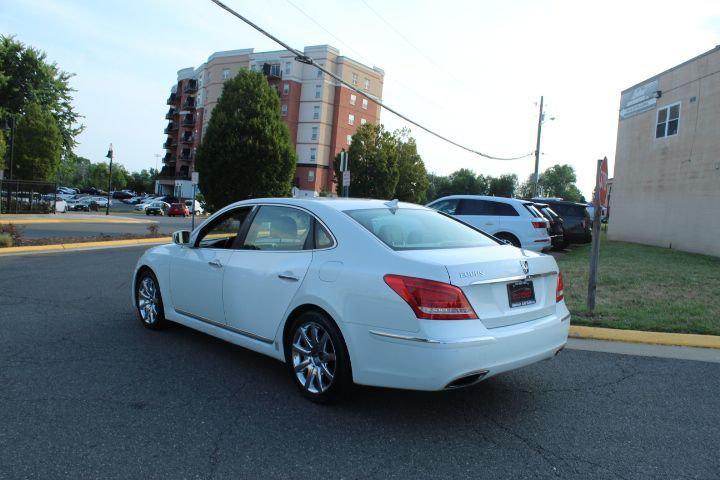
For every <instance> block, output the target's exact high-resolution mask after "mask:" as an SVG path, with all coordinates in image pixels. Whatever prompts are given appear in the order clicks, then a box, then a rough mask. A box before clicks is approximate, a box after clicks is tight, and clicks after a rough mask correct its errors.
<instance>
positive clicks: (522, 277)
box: [470, 271, 558, 285]
mask: <svg viewBox="0 0 720 480" xmlns="http://www.w3.org/2000/svg"><path fill="white" fill-rule="evenodd" d="M557 274H558V272H555V271H552V272H544V273H531V274H529V275H513V276H511V277H500V278H491V279H489V280H478V281H477V282H472V283H471V284H470V285H488V284H491V283H505V282H517V281H518V280H532V279H533V278H541V277H549V276H551V275H557Z"/></svg>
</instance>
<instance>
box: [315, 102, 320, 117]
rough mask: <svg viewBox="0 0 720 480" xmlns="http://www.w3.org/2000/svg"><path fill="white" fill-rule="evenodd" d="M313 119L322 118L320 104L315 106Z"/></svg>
mask: <svg viewBox="0 0 720 480" xmlns="http://www.w3.org/2000/svg"><path fill="white" fill-rule="evenodd" d="M313 120H320V105H315V106H314V107H313Z"/></svg>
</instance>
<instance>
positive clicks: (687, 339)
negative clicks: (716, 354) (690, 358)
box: [570, 325, 720, 348]
mask: <svg viewBox="0 0 720 480" xmlns="http://www.w3.org/2000/svg"><path fill="white" fill-rule="evenodd" d="M570 336H571V337H573V338H583V339H587V340H611V341H614V342H629V343H647V344H650V345H669V346H680V347H699V348H720V336H716V335H696V334H692V333H664V332H642V331H639V330H620V329H615V328H600V327H583V326H579V325H571V326H570Z"/></svg>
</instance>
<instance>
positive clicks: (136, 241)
mask: <svg viewBox="0 0 720 480" xmlns="http://www.w3.org/2000/svg"><path fill="white" fill-rule="evenodd" d="M170 242H172V237H157V238H133V239H130V240H108V241H105V242H79V243H59V244H54V245H32V246H28V247H8V248H0V257H1V256H3V255H11V254H14V253H47V252H64V251H71V250H86V249H91V248H94V249H98V248H111V247H129V246H133V245H152V244H161V243H170Z"/></svg>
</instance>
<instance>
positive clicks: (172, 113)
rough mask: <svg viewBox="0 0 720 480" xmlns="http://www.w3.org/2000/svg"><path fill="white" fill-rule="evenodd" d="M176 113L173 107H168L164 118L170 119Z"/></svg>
mask: <svg viewBox="0 0 720 480" xmlns="http://www.w3.org/2000/svg"><path fill="white" fill-rule="evenodd" d="M176 113H177V110H175V107H170V110H168V111H167V113H166V114H165V118H166V119H168V120H172V119H173V117H174V116H175V114H176Z"/></svg>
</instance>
